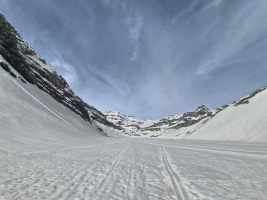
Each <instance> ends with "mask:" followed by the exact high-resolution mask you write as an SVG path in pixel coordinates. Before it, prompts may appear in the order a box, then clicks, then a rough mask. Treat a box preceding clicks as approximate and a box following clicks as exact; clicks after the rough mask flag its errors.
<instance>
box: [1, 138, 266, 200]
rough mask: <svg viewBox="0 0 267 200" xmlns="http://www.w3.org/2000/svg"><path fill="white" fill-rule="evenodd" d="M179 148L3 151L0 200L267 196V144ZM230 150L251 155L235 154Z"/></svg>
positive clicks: (156, 144)
mask: <svg viewBox="0 0 267 200" xmlns="http://www.w3.org/2000/svg"><path fill="white" fill-rule="evenodd" d="M180 143H181V142H178V141H177V142H176V141H167V140H162V141H160V140H149V139H127V138H124V139H123V138H118V139H116V140H115V139H112V138H106V139H105V140H104V142H102V143H100V144H93V143H92V144H88V145H81V146H79V145H73V147H70V146H66V147H61V146H60V147H57V146H53V145H52V144H50V146H49V148H48V149H46V150H39V151H38V149H35V150H32V151H31V152H30V151H29V149H27V151H23V150H21V152H4V151H3V152H2V151H1V152H0V199H1V200H24V199H29V200H31V199H34V200H35V199H37V200H38V199H52V200H57V199H64V200H65V199H84V200H85V199H104V200H105V199H107V200H109V199H116V200H127V199H129V200H147V199H151V200H157V199H162V200H175V199H178V200H191V199H192V200H194V199H195V200H196V199H210V200H213V199H219V200H224V199H244V200H249V199H259V200H261V199H263V200H264V199H265V197H266V196H267V190H266V188H267V187H266V186H267V169H266V166H267V161H266V159H264V158H261V157H258V156H257V155H256V154H257V152H258V153H259V154H260V155H262V154H263V153H264V151H265V147H264V146H263V147H260V148H257V147H256V146H254V147H253V148H252V150H251V152H249V148H247V147H241V146H240V147H239V146H235V145H233V146H232V147H231V145H230V146H227V145H223V144H221V145H219V144H215V143H213V144H210V145H208V144H206V146H203V144H202V145H200V144H198V143H194V142H191V143H190V142H188V144H184V143H183V144H184V145H187V148H183V146H182V144H180ZM180 145H181V147H179V146H180ZM204 147H205V148H206V149H205V151H203V148H204ZM190 148H192V149H190ZM197 149H199V151H197ZM207 149H208V151H207ZM227 149H228V151H230V152H231V150H232V149H234V150H235V151H234V153H235V154H236V153H237V152H242V154H245V152H246V151H248V153H252V154H249V156H248V157H245V156H241V157H240V156H239V155H238V154H237V155H235V154H233V155H232V154H231V155H229V154H228V153H227ZM218 150H220V152H217V151H218ZM254 154H255V155H254ZM253 156H254V157H253ZM217 186H220V187H217Z"/></svg>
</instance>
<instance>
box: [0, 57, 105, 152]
mask: <svg viewBox="0 0 267 200" xmlns="http://www.w3.org/2000/svg"><path fill="white" fill-rule="evenodd" d="M0 60H1V61H2V62H3V61H4V59H3V58H2V57H1V56H0ZM11 70H12V71H13V72H14V74H16V75H17V76H19V74H18V73H16V71H15V70H14V69H13V68H11ZM0 110H1V112H0V127H1V128H0V138H1V139H0V146H1V148H0V151H1V150H3V151H6V150H7V149H13V150H15V149H17V150H19V149H18V148H26V149H27V148H28V147H29V148H33V146H35V147H36V148H38V149H40V148H42V146H43V145H45V147H44V148H47V145H49V144H50V143H51V144H52V143H53V144H58V145H61V144H62V145H63V144H64V145H66V144H71V143H73V142H74V141H75V140H78V141H79V143H83V141H84V142H85V143H86V142H88V140H89V139H90V140H94V139H96V140H99V135H101V134H100V132H97V131H96V130H95V129H94V128H92V125H91V124H90V123H88V122H87V121H85V120H84V119H82V118H81V117H80V116H79V115H77V114H76V113H74V112H72V111H71V110H70V109H68V108H67V107H65V106H64V105H62V104H60V103H58V102H57V101H55V100H54V99H53V98H52V97H51V96H50V95H48V94H47V93H45V92H43V91H41V90H40V89H39V88H37V87H36V86H34V85H31V84H25V83H23V82H21V81H20V80H18V79H14V78H13V77H12V76H10V74H9V73H7V72H6V71H4V70H3V69H2V68H0ZM88 136H90V137H88ZM100 138H101V137H100Z"/></svg>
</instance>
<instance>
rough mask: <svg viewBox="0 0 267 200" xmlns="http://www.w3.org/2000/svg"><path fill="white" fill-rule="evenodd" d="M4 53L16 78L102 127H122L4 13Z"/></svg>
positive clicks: (0, 40)
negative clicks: (85, 98) (72, 84)
mask: <svg viewBox="0 0 267 200" xmlns="http://www.w3.org/2000/svg"><path fill="white" fill-rule="evenodd" d="M0 55H1V56H2V57H3V58H4V60H5V61H6V62H1V63H0V66H1V67H2V68H3V69H4V70H5V71H7V72H9V73H10V75H12V76H13V77H14V78H19V79H20V81H22V82H23V83H24V84H32V85H35V86H37V87H38V88H39V89H41V90H43V91H44V92H46V93H48V94H49V95H50V96H52V97H53V98H54V99H55V100H56V101H58V102H59V103H61V104H63V105H64V106H66V107H68V108H69V109H71V110H72V111H73V112H75V113H76V114H78V115H80V116H81V117H82V118H83V119H84V120H86V121H88V122H90V123H95V126H97V128H98V130H102V128H100V127H99V124H100V125H102V126H103V125H104V126H106V127H108V128H111V129H117V131H119V130H121V127H119V126H116V125H114V124H113V123H110V122H109V121H107V120H106V117H105V115H103V114H102V113H101V112H100V111H98V110H97V109H96V108H94V107H93V106H90V105H88V104H87V103H85V102H84V101H83V100H82V99H81V98H80V97H78V96H77V95H75V93H74V92H73V91H72V89H71V88H70V87H69V85H68V83H67V82H66V80H65V79H64V78H63V77H62V76H61V75H59V74H58V73H57V72H56V71H55V70H54V69H53V67H52V66H51V65H49V64H47V62H46V61H45V60H44V59H42V58H41V57H40V56H39V55H38V54H37V53H36V52H35V51H34V50H33V49H32V48H31V47H30V46H29V45H28V44H27V43H25V42H24V41H23V39H22V38H21V36H20V35H19V34H18V32H17V31H16V30H15V29H14V28H13V27H12V26H11V25H10V24H9V22H8V21H7V20H6V18H5V17H4V16H3V15H1V14H0ZM11 67H12V68H13V69H14V70H16V71H17V72H18V73H19V74H20V75H21V76H20V77H17V76H16V75H15V74H14V73H13V72H12V70H11Z"/></svg>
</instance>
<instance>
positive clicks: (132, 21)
mask: <svg viewBox="0 0 267 200" xmlns="http://www.w3.org/2000/svg"><path fill="white" fill-rule="evenodd" d="M124 21H125V24H126V25H127V27H128V30H129V36H130V40H131V42H132V44H133V45H134V50H133V53H132V56H131V58H130V61H134V60H135V59H137V57H138V48H139V38H140V35H141V32H142V28H143V21H144V17H143V15H142V14H141V13H140V12H139V11H138V10H137V11H135V12H133V13H132V14H127V16H126V18H125V20H124Z"/></svg>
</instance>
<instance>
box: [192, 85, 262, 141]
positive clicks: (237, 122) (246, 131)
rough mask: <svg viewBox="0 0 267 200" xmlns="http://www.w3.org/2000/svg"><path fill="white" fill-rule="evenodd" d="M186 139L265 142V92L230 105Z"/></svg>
mask: <svg viewBox="0 0 267 200" xmlns="http://www.w3.org/2000/svg"><path fill="white" fill-rule="evenodd" d="M244 100H246V101H244ZM188 138H189V139H202V140H226V141H233V140H242V141H253V142H256V141H258V142H263V141H265V142H266V141H267V90H266V89H265V90H262V91H260V92H258V93H257V94H255V96H252V97H251V98H248V97H245V98H243V99H241V101H239V102H236V103H234V104H232V105H230V106H229V107H227V108H226V109H224V110H223V111H221V112H219V113H217V114H216V115H215V116H214V117H213V118H211V119H210V120H209V121H208V123H206V124H205V125H204V126H202V127H201V128H200V129H199V130H197V131H196V132H194V133H193V134H192V135H190V136H189V137H188Z"/></svg>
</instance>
